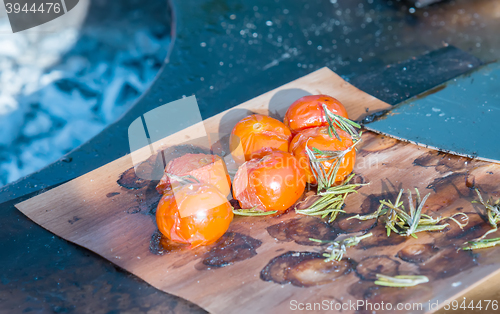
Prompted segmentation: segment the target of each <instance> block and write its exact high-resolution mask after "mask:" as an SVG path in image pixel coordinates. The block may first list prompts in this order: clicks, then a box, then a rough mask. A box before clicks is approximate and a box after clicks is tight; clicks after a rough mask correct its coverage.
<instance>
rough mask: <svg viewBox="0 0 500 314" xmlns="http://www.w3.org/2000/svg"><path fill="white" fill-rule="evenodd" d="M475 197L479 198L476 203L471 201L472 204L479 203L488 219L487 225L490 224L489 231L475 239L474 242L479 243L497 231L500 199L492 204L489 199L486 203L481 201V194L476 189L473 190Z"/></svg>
mask: <svg viewBox="0 0 500 314" xmlns="http://www.w3.org/2000/svg"><path fill="white" fill-rule="evenodd" d="M475 190H476V193H477V196H478V197H479V202H478V201H472V203H481V204H482V205H483V206H484V208H485V209H486V216H487V217H488V223H489V224H490V226H491V228H493V229H491V230H490V231H488V232H486V233H485V234H484V235H483V236H482V237H480V238H479V239H477V240H476V241H480V240H482V239H484V238H485V237H486V236H487V235H488V234H490V233H493V232H495V231H497V230H498V227H497V224H498V223H500V199H498V200H496V201H495V202H493V200H492V199H491V198H489V199H488V200H487V201H486V202H485V201H484V200H483V197H482V196H481V193H480V192H479V190H478V189H475Z"/></svg>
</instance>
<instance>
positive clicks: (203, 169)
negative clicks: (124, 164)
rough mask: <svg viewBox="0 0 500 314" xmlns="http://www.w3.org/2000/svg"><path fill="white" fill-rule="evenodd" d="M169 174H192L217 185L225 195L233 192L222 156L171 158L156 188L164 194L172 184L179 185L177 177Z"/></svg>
mask: <svg viewBox="0 0 500 314" xmlns="http://www.w3.org/2000/svg"><path fill="white" fill-rule="evenodd" d="M167 174H174V175H176V176H186V175H191V176H193V177H195V178H196V179H198V181H200V182H202V183H210V184H213V185H215V186H216V187H217V188H218V189H219V190H220V191H221V192H222V194H224V195H226V196H227V195H229V193H230V192H231V178H230V177H229V174H228V173H227V169H226V164H225V163H224V160H222V158H221V157H219V156H217V155H210V154H186V155H183V156H181V157H178V158H175V159H174V160H171V161H170V162H169V163H168V164H167V166H166V167H165V174H164V175H163V177H162V178H161V180H160V183H158V185H157V186H156V190H157V191H158V192H159V193H160V194H163V193H164V192H165V191H166V190H167V189H168V187H169V186H170V185H178V184H179V182H177V181H176V180H175V179H171V178H169V177H168V176H167Z"/></svg>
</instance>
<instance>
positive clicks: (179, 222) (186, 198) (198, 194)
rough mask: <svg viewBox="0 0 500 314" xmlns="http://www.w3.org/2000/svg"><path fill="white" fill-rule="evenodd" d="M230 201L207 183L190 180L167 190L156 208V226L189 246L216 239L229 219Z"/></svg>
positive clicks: (230, 212) (228, 222)
mask: <svg viewBox="0 0 500 314" xmlns="http://www.w3.org/2000/svg"><path fill="white" fill-rule="evenodd" d="M232 209H233V208H232V206H231V204H230V203H229V202H228V201H227V198H226V196H224V195H223V194H222V193H221V192H220V191H219V189H217V188H216V187H215V186H213V185H211V184H206V183H193V184H187V185H182V186H178V187H175V188H174V189H172V190H169V191H167V192H166V193H165V194H164V195H163V197H162V198H161V200H160V202H159V203H158V208H157V210H156V223H157V225H158V230H159V231H160V232H161V233H162V234H163V235H164V236H165V237H167V238H168V239H170V240H171V241H173V242H177V243H185V244H190V248H195V247H198V246H200V245H208V244H211V243H213V242H215V241H217V240H218V239H219V238H220V237H222V235H223V234H224V233H225V232H226V231H227V229H228V228H229V224H230V223H231V221H232V220H233V211H232Z"/></svg>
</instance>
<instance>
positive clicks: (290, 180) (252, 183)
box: [233, 151, 306, 212]
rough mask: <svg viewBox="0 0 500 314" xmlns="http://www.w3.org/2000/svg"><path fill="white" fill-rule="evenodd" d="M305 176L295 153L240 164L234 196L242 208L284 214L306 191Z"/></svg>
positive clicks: (279, 152) (234, 181)
mask: <svg viewBox="0 0 500 314" xmlns="http://www.w3.org/2000/svg"><path fill="white" fill-rule="evenodd" d="M305 184H306V181H305V174H304V171H303V170H302V168H301V167H300V166H299V162H298V160H297V158H295V157H294V156H293V155H292V154H290V153H286V152H281V151H275V152H272V153H270V154H269V155H266V156H264V157H262V158H260V159H257V158H256V159H251V160H250V161H247V162H246V163H244V164H243V165H241V166H240V167H239V169H238V171H237V173H236V176H235V177H234V180H233V196H234V198H235V199H237V200H238V202H239V203H240V206H241V208H253V207H255V206H256V207H257V208H256V209H257V210H261V211H271V210H277V211H280V212H281V211H285V210H286V209H288V208H289V207H291V206H293V205H294V204H295V202H296V201H297V200H298V199H299V198H300V197H301V196H302V194H303V193H304V189H305Z"/></svg>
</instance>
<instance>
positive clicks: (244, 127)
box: [229, 114, 292, 164]
mask: <svg viewBox="0 0 500 314" xmlns="http://www.w3.org/2000/svg"><path fill="white" fill-rule="evenodd" d="M291 140H292V133H291V132H290V130H289V129H288V127H287V126H286V125H285V124H284V123H283V122H281V121H279V120H276V119H274V118H271V117H268V116H265V115H261V114H253V115H250V116H248V117H245V118H243V119H241V120H240V121H239V122H238V123H236V125H235V126H234V128H233V130H232V131H231V135H230V138H229V149H230V151H231V155H232V157H233V159H234V161H236V163H237V164H243V163H244V162H245V161H248V160H250V159H252V158H253V157H256V156H264V155H266V154H267V153H270V152H272V151H276V150H278V151H284V152H287V151H288V145H289V143H290V141H291Z"/></svg>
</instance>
